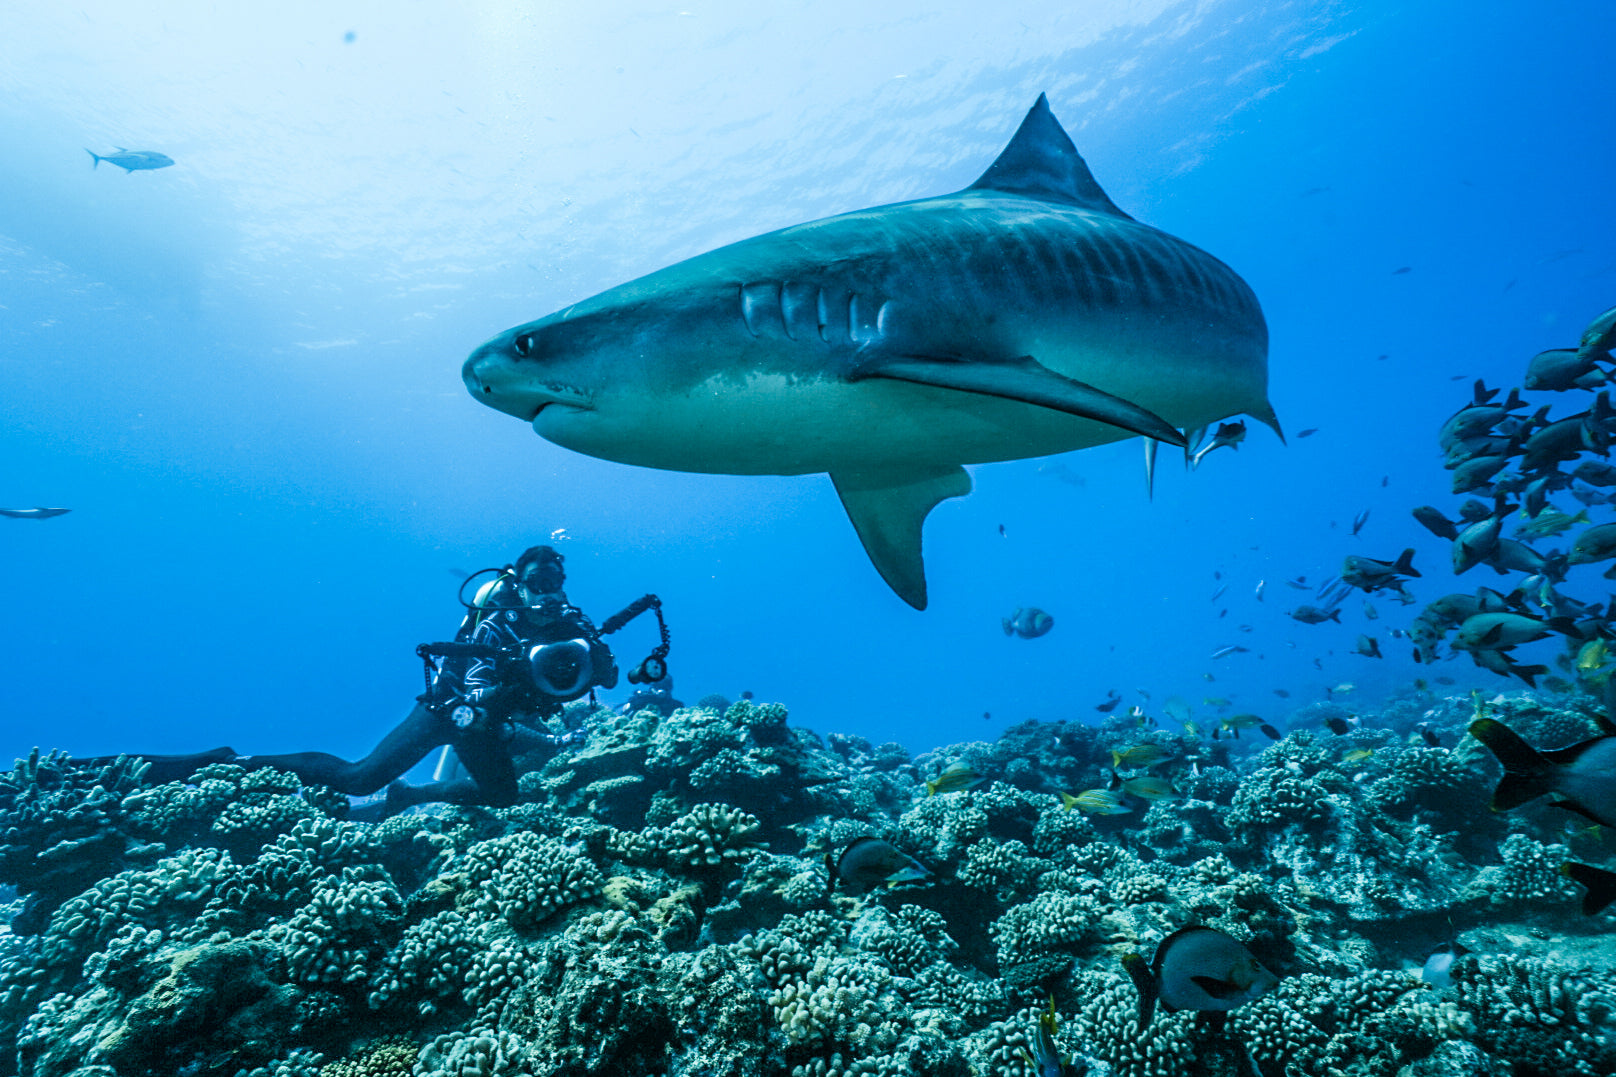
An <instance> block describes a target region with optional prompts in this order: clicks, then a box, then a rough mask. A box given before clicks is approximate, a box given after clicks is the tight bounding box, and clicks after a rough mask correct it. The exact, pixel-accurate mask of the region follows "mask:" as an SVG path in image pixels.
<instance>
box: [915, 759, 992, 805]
mask: <svg viewBox="0 0 1616 1077" xmlns="http://www.w3.org/2000/svg"><path fill="white" fill-rule="evenodd" d="M985 781H987V779H986V778H983V777H982V776H981V775H979V774H977V772H976V771H974V770H972V769H971V766H970V764H969V763H962V762H956V763H954V764H953V765H951V766H950V767H949V768H948V769H947V770H945V771H943V772H942V773H941V774H939V775H937V777H935V778H928V779H927V780H926V795H927V796H929V797H930V796H936V795H937V794H938V793H957V792H959V791H961V790H964V789H975V788H976V787H977V786H979V785H981V784H982V783H983V782H985Z"/></svg>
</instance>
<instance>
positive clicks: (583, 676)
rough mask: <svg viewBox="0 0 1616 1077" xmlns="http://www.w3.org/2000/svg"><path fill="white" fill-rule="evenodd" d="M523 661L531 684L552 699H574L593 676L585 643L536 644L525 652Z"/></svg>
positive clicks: (593, 666) (583, 690) (585, 689)
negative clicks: (527, 666) (529, 669)
mask: <svg viewBox="0 0 1616 1077" xmlns="http://www.w3.org/2000/svg"><path fill="white" fill-rule="evenodd" d="M527 661H528V665H529V667H531V669H532V671H533V683H534V685H535V686H536V687H537V688H538V690H539V691H540V692H543V693H544V694H545V695H547V696H550V697H551V698H554V699H563V700H565V699H576V698H577V697H579V696H581V695H583V694H584V693H585V692H586V691H588V690H589V685H590V683H591V682H592V681H593V680H594V677H595V664H594V662H593V661H591V660H590V657H589V641H588V640H582V639H568V640H562V641H561V642H560V643H541V644H538V645H537V646H535V647H532V648H530V649H529V650H528V652H527Z"/></svg>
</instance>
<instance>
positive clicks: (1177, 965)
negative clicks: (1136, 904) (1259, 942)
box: [1122, 926, 1279, 1029]
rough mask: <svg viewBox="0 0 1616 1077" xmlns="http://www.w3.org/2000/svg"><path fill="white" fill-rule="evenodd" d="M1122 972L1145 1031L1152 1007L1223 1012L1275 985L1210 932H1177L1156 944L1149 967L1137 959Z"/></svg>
mask: <svg viewBox="0 0 1616 1077" xmlns="http://www.w3.org/2000/svg"><path fill="white" fill-rule="evenodd" d="M1122 967H1123V968H1125V969H1127V970H1128V977H1129V979H1131V980H1132V981H1133V985H1134V988H1135V989H1136V990H1137V991H1138V992H1139V1027H1140V1029H1145V1028H1148V1027H1150V1022H1151V1019H1152V1018H1153V1017H1154V1016H1155V1013H1156V1003H1157V1002H1158V1001H1159V1002H1160V1003H1161V1004H1162V1006H1163V1008H1165V1009H1166V1010H1168V1011H1173V1010H1202V1011H1213V1012H1223V1011H1227V1010H1232V1009H1235V1008H1236V1007H1237V1006H1241V1005H1243V1004H1245V1003H1247V1002H1250V1001H1251V1000H1252V999H1255V998H1258V997H1260V996H1262V995H1264V994H1266V993H1267V992H1268V991H1269V990H1271V989H1272V988H1273V987H1274V986H1275V985H1277V984H1278V983H1279V977H1278V976H1275V975H1274V974H1273V973H1272V972H1270V971H1268V969H1266V968H1264V967H1263V965H1262V963H1261V962H1260V961H1258V960H1257V959H1256V957H1254V956H1253V955H1252V953H1251V951H1250V950H1248V949H1246V948H1245V947H1244V946H1243V945H1241V944H1240V943H1239V942H1237V941H1236V940H1235V939H1233V938H1231V937H1230V936H1228V935H1226V934H1224V933H1223V932H1221V931H1218V930H1217V929H1216V928H1210V927H1199V926H1193V927H1181V928H1179V929H1178V930H1177V931H1175V932H1173V933H1172V934H1171V935H1169V936H1167V937H1166V938H1165V939H1163V940H1162V941H1161V944H1160V945H1159V946H1157V947H1156V956H1155V958H1154V960H1152V961H1151V962H1150V964H1149V965H1147V964H1146V963H1145V959H1144V958H1143V957H1141V956H1139V954H1137V953H1130V954H1127V955H1125V956H1124V957H1123V958H1122Z"/></svg>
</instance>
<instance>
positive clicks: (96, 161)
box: [84, 149, 104, 168]
mask: <svg viewBox="0 0 1616 1077" xmlns="http://www.w3.org/2000/svg"><path fill="white" fill-rule="evenodd" d="M84 152H85V153H87V154H89V155H90V159H91V160H92V161H93V162H94V163H93V164H91V165H90V167H91V168H100V167H101V162H102V160H104V158H103V157H102V156H101V155H100V154H99V153H96V152H95V151H94V150H91V149H86V150H85V151H84Z"/></svg>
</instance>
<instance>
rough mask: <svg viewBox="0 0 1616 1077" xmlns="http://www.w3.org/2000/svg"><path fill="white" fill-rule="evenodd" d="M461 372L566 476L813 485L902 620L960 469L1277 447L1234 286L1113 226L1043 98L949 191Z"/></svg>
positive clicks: (800, 236) (664, 277) (664, 275)
mask: <svg viewBox="0 0 1616 1077" xmlns="http://www.w3.org/2000/svg"><path fill="white" fill-rule="evenodd" d="M462 376H463V377H464V379H465V383H466V387H467V389H468V390H470V392H471V394H472V395H473V396H474V397H476V398H477V399H478V400H481V401H482V402H483V403H485V404H487V405H489V406H490V407H493V408H496V409H498V410H499V411H502V412H505V413H506V414H509V415H514V416H515V417H517V418H518V419H521V420H523V421H524V422H528V423H531V424H532V426H533V429H534V430H535V431H536V432H537V433H538V434H539V436H540V437H543V438H545V439H547V440H549V441H551V442H554V443H555V444H557V445H560V446H562V447H564V448H567V449H571V450H573V451H575V452H580V453H584V454H586V455H589V456H594V457H598V458H601V459H605V460H613V461H617V462H619V463H624V464H635V465H638V466H641V467H651V468H662V469H666V470H672V471H691V472H703V473H709V474H727V475H803V474H811V473H815V472H828V473H829V474H830V477H831V481H832V482H833V483H834V484H835V487H836V492H837V494H838V495H840V497H841V500H842V505H843V507H844V508H845V509H846V511H847V515H848V517H849V518H850V519H851V520H852V523H853V527H854V528H855V530H856V531H857V532H858V536H859V538H860V539H861V540H862V541H863V543H864V549H865V551H866V552H867V553H868V554H869V557H870V560H871V562H872V563H873V564H874V565H875V568H876V569H877V571H879V572H880V574H881V576H882V577H883V578H884V579H885V580H886V582H887V583H888V584H889V585H890V586H891V587H892V589H893V590H894V591H895V592H896V593H897V594H898V595H899V596H900V597H901V598H902V599H903V600H904V601H906V602H908V603H909V604H910V605H912V606H914V607H915V608H916V609H925V607H926V576H925V567H924V562H923V559H922V554H921V528H922V525H923V523H924V522H925V519H926V515H927V514H928V513H929V512H930V511H931V510H932V509H933V508H934V507H935V506H936V505H937V504H938V503H939V502H941V501H943V500H944V499H946V498H951V497H960V496H963V495H965V494H968V493H970V490H971V479H970V476H969V475H968V474H967V473H966V471H965V469H964V466H963V465H965V464H980V463H989V462H993V461H1000V460H1017V459H1023V458H1027V457H1035V456H1048V455H1050V454H1053V453H1062V452H1067V451H1070V450H1073V449H1082V448H1087V447H1089V446H1093V445H1100V444H1103V443H1106V442H1110V441H1116V440H1119V439H1122V438H1127V437H1132V436H1134V435H1143V436H1144V437H1146V438H1149V439H1153V441H1152V442H1151V443H1148V447H1149V448H1152V449H1153V447H1154V443H1155V442H1167V443H1169V444H1172V445H1177V446H1184V445H1185V444H1186V437H1185V434H1184V433H1183V432H1182V431H1192V430H1199V429H1201V428H1204V427H1206V426H1208V425H1209V424H1211V423H1213V422H1216V421H1218V420H1220V419H1225V418H1228V417H1230V416H1233V415H1236V414H1242V413H1243V414H1249V415H1251V416H1253V417H1255V418H1257V419H1259V420H1261V421H1262V422H1265V423H1267V424H1268V425H1269V426H1271V427H1273V429H1274V430H1275V432H1276V433H1278V432H1279V423H1278V420H1277V418H1276V417H1275V415H1274V411H1273V408H1272V407H1271V406H1270V405H1269V403H1268V395H1267V393H1268V329H1267V326H1266V324H1265V323H1264V321H1263V316H1262V311H1261V309H1260V307H1259V306H1258V304H1257V299H1256V297H1255V296H1254V295H1253V294H1252V291H1251V289H1250V288H1249V287H1248V286H1247V285H1246V283H1245V281H1243V280H1241V279H1240V277H1239V276H1237V275H1236V274H1235V273H1234V271H1233V270H1231V269H1230V268H1229V267H1228V266H1226V265H1224V264H1223V263H1222V262H1220V261H1218V260H1217V259H1216V258H1214V257H1212V256H1211V255H1209V254H1207V253H1205V252H1204V251H1201V250H1199V249H1198V248H1196V247H1193V246H1191V245H1190V244H1188V243H1186V242H1184V241H1183V240H1181V239H1177V238H1175V237H1173V236H1170V235H1168V234H1167V233H1165V232H1162V231H1160V230H1158V229H1155V228H1152V227H1150V226H1149V225H1145V224H1141V223H1140V222H1138V221H1136V220H1134V219H1133V218H1132V217H1130V216H1128V215H1127V214H1126V213H1124V212H1122V210H1120V209H1118V208H1117V207H1116V205H1115V204H1114V203H1113V202H1112V201H1111V199H1110V198H1109V197H1107V195H1106V193H1105V192H1104V191H1103V190H1102V189H1101V188H1100V185H1099V184H1098V183H1097V182H1095V179H1094V177H1093V175H1092V174H1091V173H1090V172H1089V168H1088V165H1087V164H1086V163H1085V162H1084V161H1083V158H1082V157H1081V156H1080V155H1079V154H1078V152H1077V149H1076V147H1075V146H1073V144H1072V140H1071V139H1070V138H1069V137H1067V134H1066V132H1065V130H1064V129H1062V127H1061V125H1060V123H1059V121H1058V120H1056V119H1055V116H1054V114H1053V113H1052V112H1051V111H1050V109H1049V102H1048V100H1047V99H1046V97H1045V96H1044V95H1039V98H1038V100H1037V102H1036V103H1035V104H1034V105H1033V106H1032V109H1031V110H1030V111H1029V112H1028V113H1027V116H1026V118H1025V119H1024V120H1023V121H1022V124H1021V126H1020V128H1019V129H1018V130H1017V131H1016V133H1015V136H1014V137H1013V138H1012V139H1011V140H1010V143H1009V145H1008V146H1007V147H1006V148H1005V150H1004V152H1003V153H1001V154H1000V155H999V157H998V159H997V160H995V161H994V162H993V164H992V165H991V166H990V167H989V168H988V170H987V171H986V172H984V173H983V174H982V177H981V178H980V179H978V180H977V181H976V182H975V183H973V184H971V185H970V186H969V187H967V188H965V189H964V190H962V191H958V192H956V193H953V194H945V195H939V196H937V197H933V198H922V199H919V200H916V201H910V202H900V203H897V204H894V205H886V206H878V207H876V208H873V209H864V210H858V211H855V212H852V213H844V214H841V215H839V216H835V217H828V218H825V219H823V220H818V221H811V222H809V223H807V224H799V225H793V226H792V227H789V228H783V229H780V230H779V231H776V232H769V233H767V234H764V235H759V236H754V237H752V238H750V239H744V240H741V241H740V242H738V243H732V244H730V245H729V246H726V247H720V248H719V249H717V250H713V251H709V252H707V253H706V254H701V255H697V256H696V257H694V258H690V259H687V260H685V261H682V262H679V263H677V264H675V265H671V266H669V267H667V268H665V269H661V270H658V271H657V272H654V273H651V274H649V275H647V276H644V277H640V278H638V279H637V280H632V281H629V282H628V283H626V284H621V285H618V286H617V287H615V288H612V289H610V290H608V291H605V292H602V293H600V294H599V295H597V296H594V297H593V298H591V299H585V300H583V301H581V302H578V303H574V304H573V305H571V306H568V307H566V308H564V309H562V310H560V311H557V312H556V313H554V314H551V315H549V316H547V317H544V318H541V319H539V320H538V321H533V322H527V323H525V324H523V325H519V326H516V327H515V328H514V329H509V330H507V331H505V332H503V333H501V334H499V335H498V336H496V337H494V338H493V339H492V340H489V341H488V342H487V343H485V344H483V345H482V346H481V347H479V348H478V349H477V350H476V351H475V352H473V353H472V355H471V357H470V358H469V359H467V360H466V363H465V366H464V369H463V370H462ZM1281 436H1283V435H1281ZM1148 455H1150V454H1149V453H1147V456H1148Z"/></svg>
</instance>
